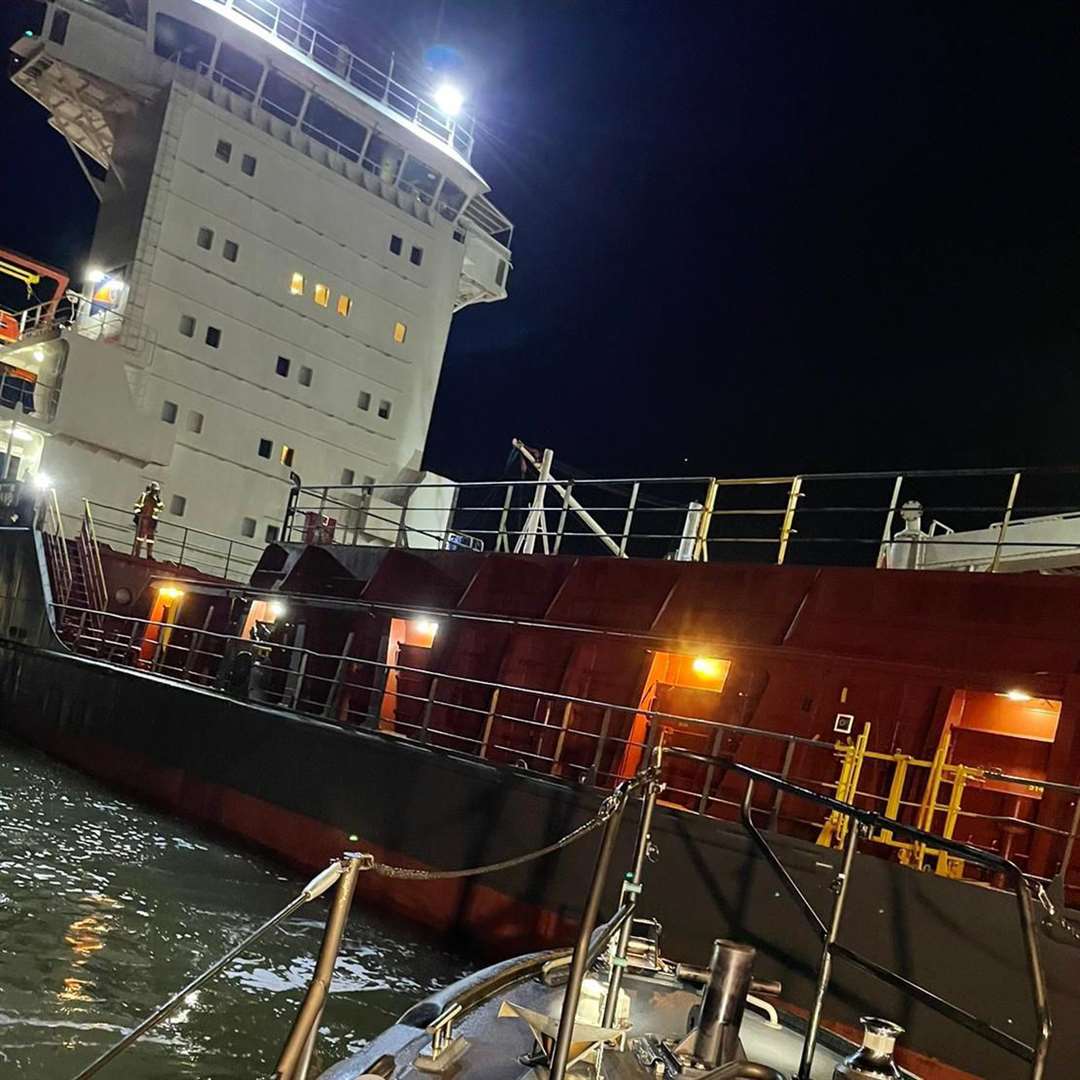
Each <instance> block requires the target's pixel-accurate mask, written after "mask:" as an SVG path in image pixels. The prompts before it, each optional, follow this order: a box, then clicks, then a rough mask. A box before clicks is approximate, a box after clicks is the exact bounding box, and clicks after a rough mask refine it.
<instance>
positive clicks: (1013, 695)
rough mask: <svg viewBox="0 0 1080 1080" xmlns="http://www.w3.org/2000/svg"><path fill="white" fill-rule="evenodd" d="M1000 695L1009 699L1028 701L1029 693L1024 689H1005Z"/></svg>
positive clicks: (1029, 698)
mask: <svg viewBox="0 0 1080 1080" xmlns="http://www.w3.org/2000/svg"><path fill="white" fill-rule="evenodd" d="M1001 696H1002V697H1007V698H1008V699H1009V700H1010V701H1030V700H1031V695H1030V694H1029V693H1028V692H1027V691H1026V690H1006V691H1005V693H1004V694H1003V695H1001Z"/></svg>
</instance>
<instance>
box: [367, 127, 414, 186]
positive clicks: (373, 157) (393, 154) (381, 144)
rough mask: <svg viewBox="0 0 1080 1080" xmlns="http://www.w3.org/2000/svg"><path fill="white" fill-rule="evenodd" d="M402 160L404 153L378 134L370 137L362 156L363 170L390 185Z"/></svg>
mask: <svg viewBox="0 0 1080 1080" xmlns="http://www.w3.org/2000/svg"><path fill="white" fill-rule="evenodd" d="M404 160H405V151H404V150H402V149H401V147H400V146H395V145H394V144H393V143H392V142H390V141H389V139H384V138H383V137H382V136H381V135H380V134H379V133H378V132H376V133H375V134H374V135H372V136H371V141H370V142H369V143H368V146H367V153H366V154H365V155H364V168H365V169H367V171H368V172H370V173H374V174H375V175H376V176H377V177H378V178H379V179H380V180H382V181H383V182H384V183H387V184H392V183H393V182H394V181H395V180H396V179H397V174H398V169H400V168H401V163H402V161H404Z"/></svg>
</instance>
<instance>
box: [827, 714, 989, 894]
mask: <svg viewBox="0 0 1080 1080" xmlns="http://www.w3.org/2000/svg"><path fill="white" fill-rule="evenodd" d="M951 741H952V740H951V737H950V735H949V733H948V732H946V733H945V734H944V735H943V736H942V739H941V742H940V743H939V744H938V748H937V750H936V751H935V753H934V757H933V759H932V760H930V761H921V760H919V759H918V758H914V757H912V756H911V755H910V754H900V753H896V754H883V753H879V752H878V751H875V750H869V749H868V745H869V742H870V725H869V724H866V725H864V726H863V730H862V732H861V734H859V735H858V736H857V737H856V738H855V740H854V742H852V741H850V740H848V741H847V742H838V743H837V744H836V756H837V757H838V758H839V759H840V776H839V778H838V780H837V782H836V798H837V799H838V800H839V801H840V802H842V803H845V804H846V805H848V806H852V805H854V803H855V799H856V798H857V797H858V796H859V794H860V792H859V778H860V777H861V775H862V770H863V765H864V764H865V763H866V761H867V760H871V761H884V762H888V763H890V764H891V765H892V767H893V771H892V778H891V780H890V781H889V794H888V796H887V797H886V800H885V811H884V816H885V817H887V818H890V819H892V820H893V821H897V820H899V815H900V810H901V805H902V802H903V796H904V787H905V785H906V783H907V781H908V777H909V776H910V773H911V770H912V769H926V770H927V778H926V785H925V788H924V790H923V796H922V799H921V800H920V802H919V807H918V811H917V813H916V815H915V827H916V828H919V829H922V830H923V831H925V832H933V831H934V819H935V817H936V816H937V814H938V813H939V812H943V813H944V814H945V821H944V823H943V825H942V828H941V836H942V837H943V838H944V839H946V840H951V839H952V837H953V833H954V832H955V830H956V823H957V822H958V821H959V820H960V805H961V802H962V801H963V798H964V790H965V788H966V787H967V784H968V782H969V781H971V780H982V779H984V778H985V776H986V773H985V772H984V771H983V770H982V769H977V768H973V767H971V766H968V765H951V764H949V761H948V757H949V750H950V746H951ZM946 784H947V785H950V786H951V791H950V793H949V801H948V802H947V803H944V804H942V803H941V802H940V801H939V800H940V797H941V788H942V786H943V785H946ZM849 824H850V823H849V820H848V818H846V817H844V815H843V814H841V813H840V812H839V811H834V812H833V813H831V814H830V815H829V817H828V819H827V820H826V821H825V824H824V825H823V826H822V828H821V832H820V833H819V834H818V839H817V842H818V843H819V844H821V845H822V847H836V848H842V847H843V846H844V839H845V837H846V836H847V830H848V828H849ZM870 839H871V840H873V841H874V842H875V843H879V844H885V845H886V846H888V847H894V848H896V849H897V852H898V856H899V859H900V862H901V863H903V864H904V865H905V866H912V867H914V868H915V869H917V870H924V869H926V868H927V861H928V860H929V859H934V860H936V861H935V864H934V872H935V873H937V874H939V875H941V876H942V877H950V878H960V877H963V876H964V860H963V859H957V858H954V857H953V856H951V855H949V853H948V852H946V851H943V850H941V849H939V848H932V847H928V846H927V845H926V844H925V843H923V842H921V841H907V840H897V839H896V838H895V836H894V835H893V831H892V829H879V830H878V831H877V832H876V833H873V834H872V835H871V836H870Z"/></svg>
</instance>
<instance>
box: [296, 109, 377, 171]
mask: <svg viewBox="0 0 1080 1080" xmlns="http://www.w3.org/2000/svg"><path fill="white" fill-rule="evenodd" d="M300 126H301V129H302V130H303V131H304V133H305V134H307V135H310V136H311V137H312V138H313V139H315V140H316V141H318V142H321V143H323V145H325V146H329V147H330V148H331V149H332V150H336V151H337V152H338V153H339V154H343V155H344V156H345V157H347V158H349V159H350V160H351V161H359V160H360V151H361V150H362V149H363V148H364V140H365V139H366V138H367V128H366V127H364V125H363V124H358V123H357V122H356V121H355V120H353V119H352V118H351V117H349V116H346V115H345V114H344V113H343V112H339V111H338V110H337V109H335V108H334V106H333V105H330V104H329V103H328V102H325V101H323V99H322V98H321V97H319V96H318V95H317V94H312V95H311V98H310V100H309V101H308V104H307V108H306V109H305V110H304V122H303V124H301V125H300Z"/></svg>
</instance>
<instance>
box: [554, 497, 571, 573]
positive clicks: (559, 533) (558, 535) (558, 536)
mask: <svg viewBox="0 0 1080 1080" xmlns="http://www.w3.org/2000/svg"><path fill="white" fill-rule="evenodd" d="M573 487H574V481H573V480H567V481H566V487H564V488H563V501H562V509H561V510H560V511H559V527H558V529H557V530H556V532H555V546H554V548H553V550H552V554H553V555H558V554H559V548H561V547H562V538H563V531H564V530H565V529H566V514H567V511H568V510H569V509H570V492H571V491H572V490H573Z"/></svg>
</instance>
